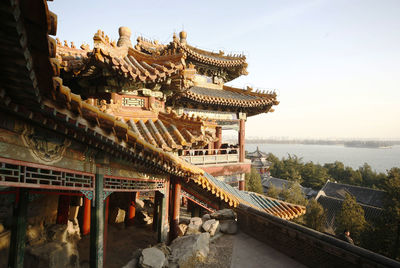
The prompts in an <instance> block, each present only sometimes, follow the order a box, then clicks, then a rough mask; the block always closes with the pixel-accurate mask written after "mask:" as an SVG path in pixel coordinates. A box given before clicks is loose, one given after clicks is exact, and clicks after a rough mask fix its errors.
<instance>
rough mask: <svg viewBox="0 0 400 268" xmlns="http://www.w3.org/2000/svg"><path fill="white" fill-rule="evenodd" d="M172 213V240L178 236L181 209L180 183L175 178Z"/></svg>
mask: <svg viewBox="0 0 400 268" xmlns="http://www.w3.org/2000/svg"><path fill="white" fill-rule="evenodd" d="M173 189H174V191H173V194H174V195H173V203H172V205H173V211H172V222H171V230H172V239H174V238H176V237H177V236H178V226H179V212H180V208H181V183H180V181H179V180H178V179H177V178H174V181H173Z"/></svg>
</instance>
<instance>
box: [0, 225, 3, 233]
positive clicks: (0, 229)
mask: <svg viewBox="0 0 400 268" xmlns="http://www.w3.org/2000/svg"><path fill="white" fill-rule="evenodd" d="M2 232H4V225H3V224H2V223H0V234H1V233H2Z"/></svg>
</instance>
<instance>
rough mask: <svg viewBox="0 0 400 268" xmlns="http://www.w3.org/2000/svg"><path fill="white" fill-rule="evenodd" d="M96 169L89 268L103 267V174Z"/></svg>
mask: <svg viewBox="0 0 400 268" xmlns="http://www.w3.org/2000/svg"><path fill="white" fill-rule="evenodd" d="M99 170H101V169H100V168H98V172H97V173H96V177H95V189H94V202H93V204H92V211H91V220H90V267H91V268H101V267H103V254H104V253H103V246H104V245H103V242H104V202H103V181H104V175H103V172H101V171H100V172H99Z"/></svg>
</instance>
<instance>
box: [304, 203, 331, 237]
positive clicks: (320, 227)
mask: <svg viewBox="0 0 400 268" xmlns="http://www.w3.org/2000/svg"><path fill="white" fill-rule="evenodd" d="M306 211H307V212H306V214H305V215H304V221H305V224H306V226H308V227H310V228H312V229H314V230H317V231H320V232H322V231H324V229H325V228H324V226H325V222H326V213H325V210H324V208H323V207H322V205H321V204H320V203H318V201H317V200H315V199H312V200H310V201H309V202H308V205H307V209H306Z"/></svg>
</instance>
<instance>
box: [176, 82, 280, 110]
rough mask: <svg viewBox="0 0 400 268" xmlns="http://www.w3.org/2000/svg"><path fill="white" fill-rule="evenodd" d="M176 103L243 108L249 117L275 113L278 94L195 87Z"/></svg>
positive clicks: (229, 88) (227, 88)
mask: <svg viewBox="0 0 400 268" xmlns="http://www.w3.org/2000/svg"><path fill="white" fill-rule="evenodd" d="M174 101H175V102H177V103H179V102H182V103H185V102H186V101H192V102H194V103H202V104H210V105H215V106H216V107H217V108H218V107H224V106H225V107H231V108H238V109H240V108H242V109H244V110H246V111H247V113H248V115H249V116H251V115H254V114H258V113H260V110H262V111H264V112H268V111H273V109H271V107H272V106H273V105H278V104H279V102H278V101H277V100H276V94H275V93H274V92H268V93H259V92H252V91H251V89H250V90H243V89H238V88H233V87H228V86H224V87H223V88H222V89H215V88H208V87H199V86H194V87H191V88H190V89H188V90H186V91H185V92H183V93H182V94H181V95H180V96H177V98H176V99H175V100H174Z"/></svg>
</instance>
